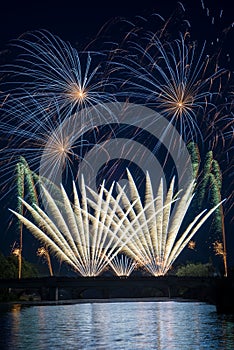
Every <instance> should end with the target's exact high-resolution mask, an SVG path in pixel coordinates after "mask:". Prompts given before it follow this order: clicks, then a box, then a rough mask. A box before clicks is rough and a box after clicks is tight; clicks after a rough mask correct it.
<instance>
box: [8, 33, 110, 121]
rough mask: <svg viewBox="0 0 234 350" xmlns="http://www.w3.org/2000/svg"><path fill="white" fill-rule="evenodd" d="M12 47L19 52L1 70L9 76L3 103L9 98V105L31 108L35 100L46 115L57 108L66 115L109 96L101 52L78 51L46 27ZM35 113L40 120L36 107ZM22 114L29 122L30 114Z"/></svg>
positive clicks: (107, 99) (23, 37)
mask: <svg viewBox="0 0 234 350" xmlns="http://www.w3.org/2000/svg"><path fill="white" fill-rule="evenodd" d="M13 46H14V47H17V49H18V50H19V51H20V52H21V54H20V55H19V56H18V59H17V61H16V63H14V64H12V65H7V66H5V67H4V69H3V72H4V73H7V74H10V76H11V80H10V81H7V82H6V85H7V87H6V88H5V96H7V98H6V99H5V102H4V103H7V102H8V100H9V103H10V104H13V108H14V106H15V105H19V104H23V105H24V106H25V105H26V106H27V107H28V108H30V109H31V110H32V109H33V108H34V109H35V104H34V103H32V102H33V99H35V100H36V101H37V103H39V104H40V106H41V108H42V109H43V110H45V111H47V112H48V114H47V116H46V117H47V118H54V115H55V114H56V112H57V110H58V109H59V111H60V113H62V114H63V115H64V116H66V115H67V114H71V112H72V113H75V112H77V111H79V110H80V109H81V108H86V107H90V106H94V105H96V104H99V103H104V102H107V101H110V100H111V99H113V95H111V94H110V93H108V91H107V90H108V87H109V82H108V81H107V78H106V77H105V58H104V54H101V53H100V52H99V53H96V54H95V53H93V54H92V55H91V53H90V52H82V53H78V51H77V50H76V49H75V48H73V47H72V46H71V45H70V43H66V42H64V41H63V40H62V39H60V38H59V37H57V36H55V35H53V34H51V33H50V32H48V31H46V30H43V31H34V32H31V33H27V34H25V35H23V36H21V37H20V39H18V40H16V41H15V43H14V44H13ZM91 56H92V57H91ZM93 61H94V62H93ZM7 88H9V90H7ZM4 103H3V105H4ZM9 103H8V105H9ZM36 114H37V118H38V117H41V118H42V120H43V118H44V117H45V115H44V116H43V115H40V111H39V110H36ZM25 117H26V118H27V121H28V122H29V121H30V122H32V121H33V117H34V113H32V114H31V115H26V116H25Z"/></svg>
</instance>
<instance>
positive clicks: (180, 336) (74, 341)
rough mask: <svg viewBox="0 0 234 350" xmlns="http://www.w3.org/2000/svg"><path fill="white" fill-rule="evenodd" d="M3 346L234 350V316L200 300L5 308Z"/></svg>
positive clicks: (0, 322) (0, 319) (63, 349)
mask: <svg viewBox="0 0 234 350" xmlns="http://www.w3.org/2000/svg"><path fill="white" fill-rule="evenodd" d="M0 311H1V313H0V329H1V338H0V349H2V350H5V349H14V350H17V349H22V350H42V349H43V350H55V349H56V350H58V349H61V350H69V349H72V350H76V349H78V350H80V349H94V350H99V349H100V350H101V349H102V350H108V349H111V350H121V349H124V350H128V349H129V350H137V349H142V350H150V349H159V350H161V349H163V350H164V349H165V350H166V349H168V350H173V349H175V350H178V349H181V350H193V349H197V350H202V349H209V350H210V349H215V350H217V349H230V350H233V349H234V322H233V318H232V317H231V316H224V315H217V313H216V309H215V306H213V305H208V304H205V303H200V302H177V301H168V302H149V301H148V302H139V301H137V302H111V303H95V302H94V303H82V304H72V305H40V306H30V307H28V306H27V307H25V306H22V305H19V304H15V305H12V306H8V307H7V308H6V307H5V309H4V308H3V306H1V307H0Z"/></svg>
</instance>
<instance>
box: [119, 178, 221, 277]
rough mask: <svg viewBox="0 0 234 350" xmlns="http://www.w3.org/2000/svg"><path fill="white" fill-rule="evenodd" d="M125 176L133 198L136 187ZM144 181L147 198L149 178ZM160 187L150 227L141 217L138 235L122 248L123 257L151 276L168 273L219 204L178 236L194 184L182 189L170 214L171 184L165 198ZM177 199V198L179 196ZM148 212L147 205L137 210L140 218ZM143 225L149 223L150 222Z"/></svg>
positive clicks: (172, 184) (131, 223)
mask: <svg viewBox="0 0 234 350" xmlns="http://www.w3.org/2000/svg"><path fill="white" fill-rule="evenodd" d="M128 176H129V182H130V184H131V185H130V186H131V188H132V190H133V192H132V199H133V198H134V197H135V195H136V193H135V189H136V187H135V184H134V182H133V179H132V178H131V175H130V173H129V174H128ZM147 181H148V186H149V187H148V189H147V191H146V193H147V195H149V194H150V193H151V187H150V179H149V178H148V180H147ZM162 186H163V184H162V183H161V185H160V187H159V189H158V197H157V199H156V201H155V205H152V204H153V202H152V201H151V202H150V204H151V205H150V211H151V212H152V211H153V212H154V213H155V215H153V216H152V217H151V218H152V219H153V221H151V222H150V225H146V224H145V222H144V220H147V218H144V219H143V221H141V223H140V226H141V227H142V230H141V231H137V232H138V233H137V234H136V235H134V236H133V237H132V239H131V240H130V241H129V243H127V244H126V245H125V246H124V250H123V251H124V252H125V254H127V255H128V256H130V257H132V258H134V259H135V260H136V261H138V262H139V263H140V265H143V266H144V267H145V268H146V269H147V271H148V272H149V273H151V274H152V275H154V276H160V275H165V274H166V273H167V271H168V270H169V269H170V267H171V266H172V264H173V263H174V261H175V260H176V259H177V257H178V256H179V254H180V253H181V252H182V251H183V249H184V248H185V247H186V245H187V244H188V243H189V241H190V240H191V239H192V237H193V236H194V235H195V233H196V232H197V231H198V229H199V228H200V227H201V226H202V224H203V223H204V222H205V221H206V220H207V219H208V217H209V216H210V215H211V214H212V213H213V212H214V211H215V210H216V209H217V208H218V206H219V205H220V204H221V203H219V204H218V205H216V206H215V207H214V208H212V209H211V210H209V211H208V212H207V213H206V214H205V211H206V210H204V211H202V212H201V213H200V214H199V215H197V216H196V217H195V218H194V219H193V221H192V222H191V223H190V224H189V225H188V226H187V228H186V229H185V230H184V232H183V233H181V232H180V227H181V224H182V222H183V219H184V217H185V215H186V213H187V210H188V208H189V205H190V203H191V201H192V198H193V196H194V195H193V190H194V182H192V183H191V184H190V185H189V186H188V188H187V189H185V190H184V191H183V193H182V194H180V198H178V200H177V202H176V203H175V208H174V209H173V211H172V210H171V209H172V203H173V201H172V197H173V190H174V182H173V181H172V182H171V185H170V188H169V190H168V192H167V195H166V197H165V198H163V195H162V194H163V190H162ZM174 196H175V195H174ZM176 196H178V194H177V195H176ZM139 201H140V198H139ZM147 201H148V199H147ZM134 208H135V207H134ZM147 210H148V206H146V207H145V208H144V209H143V210H142V209H141V210H140V213H141V219H142V218H143V217H144V214H146V213H147ZM154 220H156V221H154ZM143 222H144V223H143ZM146 222H149V220H147V221H146ZM129 225H130V226H129V227H128V225H127V226H126V227H125V232H126V236H127V235H128V232H130V230H131V229H132V230H134V227H133V221H129ZM143 226H146V227H147V229H148V233H147V234H145V233H144V231H143ZM146 237H147V239H146Z"/></svg>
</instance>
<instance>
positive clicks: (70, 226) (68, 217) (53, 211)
mask: <svg viewBox="0 0 234 350" xmlns="http://www.w3.org/2000/svg"><path fill="white" fill-rule="evenodd" d="M130 181H133V180H131V179H130ZM113 188H114V186H112V189H111V191H107V190H106V189H105V188H104V184H103V186H102V187H101V189H100V192H99V194H97V193H95V192H94V191H93V190H92V189H89V188H88V190H89V191H90V192H91V193H92V194H93V196H94V197H95V200H91V199H88V198H87V194H86V187H85V184H84V180H83V182H82V188H81V195H82V198H81V200H79V197H78V194H77V191H76V188H75V186H74V185H73V190H74V205H72V204H71V203H70V200H69V198H68V196H67V194H66V192H65V190H64V189H63V187H61V196H62V202H59V203H56V201H55V200H54V199H53V198H52V197H51V195H50V194H49V192H48V191H47V190H46V189H45V188H44V187H43V186H42V189H43V192H44V195H45V198H46V200H47V203H48V207H47V213H48V214H46V213H45V212H44V211H42V210H41V209H40V208H39V207H38V206H37V205H36V204H34V206H31V205H29V204H28V203H27V202H25V201H24V200H23V199H21V200H22V203H23V204H24V205H25V207H26V208H27V210H28V211H29V212H30V213H31V215H32V216H33V218H34V221H35V224H34V223H32V222H31V221H30V220H28V219H27V218H26V217H24V216H23V215H21V214H20V213H17V212H15V211H12V210H11V211H12V212H13V213H14V214H15V215H16V216H17V217H18V219H19V220H20V221H21V222H22V223H23V224H24V225H25V226H26V227H27V228H28V229H29V230H30V231H31V232H32V233H33V235H34V236H35V237H36V238H38V239H39V240H40V241H42V242H43V243H44V244H45V245H46V246H47V247H48V248H49V249H50V250H51V251H52V252H53V253H54V254H55V255H56V256H57V257H58V258H59V259H61V260H62V261H65V262H66V263H68V264H69V265H70V266H71V267H72V268H73V269H75V270H76V271H78V272H79V273H80V274H81V275H83V276H97V275H99V274H100V273H101V272H103V270H104V269H105V268H106V267H107V266H108V264H109V263H110V262H111V260H112V259H114V258H115V257H116V256H117V254H118V253H120V252H121V251H122V250H123V247H124V245H126V244H127V243H129V242H130V240H131V239H132V238H133V236H135V235H136V234H138V235H141V236H142V230H144V228H145V227H148V226H149V225H150V224H151V223H152V221H155V215H157V214H158V211H156V212H153V213H151V215H145V214H144V216H145V221H142V220H140V217H141V216H142V210H143V211H144V210H145V211H146V212H147V209H148V208H149V207H150V206H152V202H151V201H149V200H148V201H147V205H145V206H144V208H143V207H142V206H139V200H140V199H139V193H138V195H137V198H136V199H135V200H133V201H129V200H128V202H127V203H126V198H125V207H124V209H123V208H122V207H121V205H120V201H121V198H122V196H123V194H124V189H121V188H120V192H119V195H118V196H117V198H116V199H115V198H114V197H113V196H112V190H113ZM152 201H153V202H154V201H155V199H154V198H153V199H152ZM137 203H138V205H137ZM88 204H89V205H90V204H91V207H92V208H93V211H92V212H89V209H88ZM135 205H136V208H135V207H134V206H135ZM133 208H134V210H133ZM163 209H164V207H161V208H160V210H163ZM130 212H132V214H133V212H134V219H133V220H132V221H130V220H129V218H128V215H129V213H130ZM132 216H133V215H132ZM90 221H91V222H92V225H90ZM135 223H136V225H137V229H136V230H132V226H131V225H133V227H134V224H135ZM138 260H139V259H138Z"/></svg>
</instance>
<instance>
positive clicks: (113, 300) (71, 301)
mask: <svg viewBox="0 0 234 350" xmlns="http://www.w3.org/2000/svg"><path fill="white" fill-rule="evenodd" d="M170 301H172V302H193V303H195V302H197V303H206V304H209V303H207V302H205V301H200V300H198V299H183V298H168V297H150V298H109V299H104V298H103V299H101V298H100V299H98V298H93V299H65V300H58V301H50V300H42V301H36V300H35V301H33V300H32V301H25V300H15V301H8V302H0V308H1V306H11V305H22V306H47V305H73V304H97V303H99V304H100V303H124V302H170ZM211 305H212V304H211Z"/></svg>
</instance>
